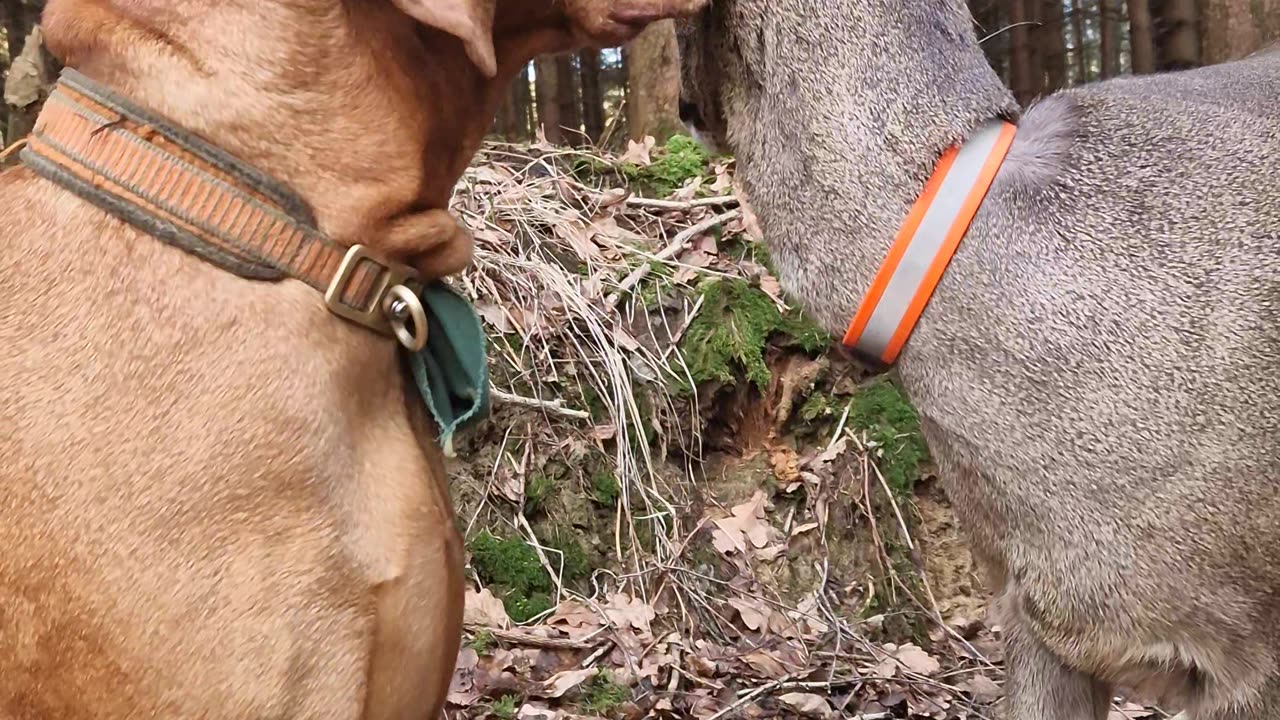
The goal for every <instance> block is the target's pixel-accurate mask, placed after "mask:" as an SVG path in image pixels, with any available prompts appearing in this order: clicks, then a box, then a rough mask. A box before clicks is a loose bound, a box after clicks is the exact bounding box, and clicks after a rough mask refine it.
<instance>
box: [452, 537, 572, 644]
mask: <svg viewBox="0 0 1280 720" xmlns="http://www.w3.org/2000/svg"><path fill="white" fill-rule="evenodd" d="M468 549H469V550H470V551H471V565H472V567H474V568H475V570H476V573H477V574H478V575H479V576H480V579H481V580H483V581H484V582H485V583H486V584H488V585H489V586H490V588H491V589H492V590H493V593H494V594H495V595H498V596H499V597H501V598H502V604H503V606H505V607H506V609H507V614H508V615H510V616H511V619H512V620H515V621H516V622H526V621H528V620H530V619H531V618H533V617H535V616H537V615H539V614H541V613H543V612H545V611H547V610H550V609H551V590H552V585H551V578H550V577H549V576H548V575H547V571H546V569H544V568H543V567H542V562H541V561H540V560H539V559H538V553H537V551H535V550H534V549H533V547H531V546H530V545H529V544H528V543H527V542H525V541H524V540H521V539H520V538H506V539H499V538H497V537H494V536H493V535H491V534H490V533H489V532H487V531H486V532H483V533H481V534H479V535H477V536H476V537H475V538H474V539H473V540H472V541H471V543H470V544H469V545H468Z"/></svg>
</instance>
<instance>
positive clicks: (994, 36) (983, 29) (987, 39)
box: [969, 0, 1009, 84]
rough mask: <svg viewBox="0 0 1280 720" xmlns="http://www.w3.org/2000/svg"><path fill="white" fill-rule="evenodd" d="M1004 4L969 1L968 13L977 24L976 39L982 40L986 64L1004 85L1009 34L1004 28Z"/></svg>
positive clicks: (977, 0) (1007, 80)
mask: <svg viewBox="0 0 1280 720" xmlns="http://www.w3.org/2000/svg"><path fill="white" fill-rule="evenodd" d="M1004 10H1005V4H1004V3H1002V2H1000V0H969V13H970V14H971V15H973V19H974V21H975V22H976V23H977V24H978V37H979V39H984V42H983V43H982V52H983V53H984V54H985V55H986V56H987V63H988V64H990V65H991V67H992V69H994V70H995V71H996V74H998V75H999V76H1000V78H1001V79H1002V80H1004V81H1005V83H1006V84H1008V83H1009V34H1008V33H1003V32H1000V29H1001V28H1003V27H1005V24H1006V23H1005V21H1004Z"/></svg>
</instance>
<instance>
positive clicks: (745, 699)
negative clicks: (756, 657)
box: [707, 675, 791, 720]
mask: <svg viewBox="0 0 1280 720" xmlns="http://www.w3.org/2000/svg"><path fill="white" fill-rule="evenodd" d="M790 680H791V676H790V675H788V676H786V677H783V678H781V679H779V680H774V681H773V682H771V683H769V684H768V685H761V686H760V687H758V688H756V689H755V690H752V691H751V692H749V693H747V694H746V695H743V696H742V697H740V698H738V699H737V700H736V701H735V702H734V703H733V704H732V705H730V706H729V707H726V708H725V709H723V710H721V711H720V712H718V713H716V714H715V715H712V716H711V717H709V718H707V720H720V718H722V717H725V716H726V715H728V714H729V713H731V712H733V711H734V710H737V709H738V708H740V707H742V706H743V705H746V704H747V703H749V702H751V701H752V700H754V699H756V698H758V697H760V696H761V695H763V694H765V693H767V692H770V691H771V690H774V689H775V688H777V687H780V686H781V685H783V684H784V683H786V682H788V681H790Z"/></svg>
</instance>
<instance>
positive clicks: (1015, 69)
mask: <svg viewBox="0 0 1280 720" xmlns="http://www.w3.org/2000/svg"><path fill="white" fill-rule="evenodd" d="M1022 3H1023V0H1009V26H1010V27H1009V44H1010V51H1009V88H1010V89H1011V90H1012V91H1013V95H1014V97H1015V98H1017V100H1018V102H1019V103H1020V104H1022V105H1024V106H1025V105H1026V104H1027V103H1029V102H1031V99H1032V97H1034V93H1033V91H1032V87H1031V47H1030V33H1029V32H1028V31H1027V26H1026V25H1024V24H1023V23H1025V22H1026V21H1027V14H1026V7H1025V6H1024V5H1023V4H1022Z"/></svg>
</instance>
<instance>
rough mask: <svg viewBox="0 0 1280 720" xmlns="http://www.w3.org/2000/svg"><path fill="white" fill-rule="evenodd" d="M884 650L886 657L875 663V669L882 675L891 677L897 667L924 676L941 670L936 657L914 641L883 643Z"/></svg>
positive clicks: (929, 675)
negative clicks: (898, 643)
mask: <svg viewBox="0 0 1280 720" xmlns="http://www.w3.org/2000/svg"><path fill="white" fill-rule="evenodd" d="M884 650H885V652H886V653H887V655H888V657H886V658H885V659H884V660H883V661H881V662H880V664H879V665H877V669H878V670H879V671H881V674H882V675H883V676H884V677H893V675H894V674H895V671H896V670H898V669H901V670H903V671H906V672H911V673H915V674H917V675H923V676H925V677H931V676H933V675H936V674H937V673H939V672H941V671H942V664H941V663H939V662H938V659H937V658H935V657H934V656H932V655H930V654H929V653H927V652H925V651H924V650H923V649H921V648H920V647H918V646H917V645H915V644H914V643H907V644H905V645H894V644H893V643H885V645H884Z"/></svg>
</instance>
